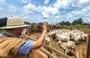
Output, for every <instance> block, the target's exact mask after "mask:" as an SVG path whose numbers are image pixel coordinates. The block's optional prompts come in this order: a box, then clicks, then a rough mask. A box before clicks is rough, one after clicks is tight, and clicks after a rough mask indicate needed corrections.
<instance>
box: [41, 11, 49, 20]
mask: <svg viewBox="0 0 90 58" xmlns="http://www.w3.org/2000/svg"><path fill="white" fill-rule="evenodd" d="M41 14H42V15H43V17H44V18H48V17H49V14H48V13H46V12H44V11H43V12H41Z"/></svg>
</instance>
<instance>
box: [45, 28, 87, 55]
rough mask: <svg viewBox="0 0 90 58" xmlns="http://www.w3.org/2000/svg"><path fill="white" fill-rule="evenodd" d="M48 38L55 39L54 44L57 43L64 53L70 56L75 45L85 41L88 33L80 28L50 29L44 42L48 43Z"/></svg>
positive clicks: (73, 52)
mask: <svg viewBox="0 0 90 58" xmlns="http://www.w3.org/2000/svg"><path fill="white" fill-rule="evenodd" d="M50 39H52V40H55V41H56V42H57V43H56V45H59V46H60V48H62V49H63V50H64V53H65V54H67V55H69V56H70V55H71V54H73V55H74V54H75V48H76V45H79V44H81V43H83V42H86V41H87V39H88V34H85V33H84V32H83V31H80V30H67V29H60V30H52V31H50V32H49V33H48V34H47V36H46V39H45V42H46V43H50Z"/></svg>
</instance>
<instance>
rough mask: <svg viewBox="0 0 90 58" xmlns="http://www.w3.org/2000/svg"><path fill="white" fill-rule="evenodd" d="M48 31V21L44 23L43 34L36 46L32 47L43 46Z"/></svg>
mask: <svg viewBox="0 0 90 58" xmlns="http://www.w3.org/2000/svg"><path fill="white" fill-rule="evenodd" d="M47 31H48V23H47V22H45V23H44V25H43V32H42V35H41V36H40V38H39V39H38V40H36V41H35V44H34V46H33V47H32V49H34V48H39V47H41V46H42V44H43V42H44V40H45V36H46V34H47Z"/></svg>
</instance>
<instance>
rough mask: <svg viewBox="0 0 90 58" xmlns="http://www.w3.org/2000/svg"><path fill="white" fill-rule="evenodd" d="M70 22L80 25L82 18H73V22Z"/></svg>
mask: <svg viewBox="0 0 90 58" xmlns="http://www.w3.org/2000/svg"><path fill="white" fill-rule="evenodd" d="M72 24H74V25H75V24H80V25H82V24H83V20H82V18H79V19H78V20H74V21H73V22H72Z"/></svg>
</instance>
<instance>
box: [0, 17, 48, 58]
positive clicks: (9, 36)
mask: <svg viewBox="0 0 90 58" xmlns="http://www.w3.org/2000/svg"><path fill="white" fill-rule="evenodd" d="M28 26H29V25H26V24H25V23H24V21H23V19H22V18H20V17H8V18H2V19H0V29H1V30H6V32H3V33H1V34H0V57H10V56H13V55H16V54H20V55H21V54H28V53H29V52H30V50H32V49H36V48H39V47H41V46H42V44H43V41H44V39H45V36H46V34H47V30H48V27H47V22H45V23H44V25H43V32H42V34H41V36H40V38H39V39H38V40H36V41H33V40H30V39H29V40H25V39H22V38H20V35H21V33H22V31H23V29H24V28H25V27H28Z"/></svg>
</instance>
